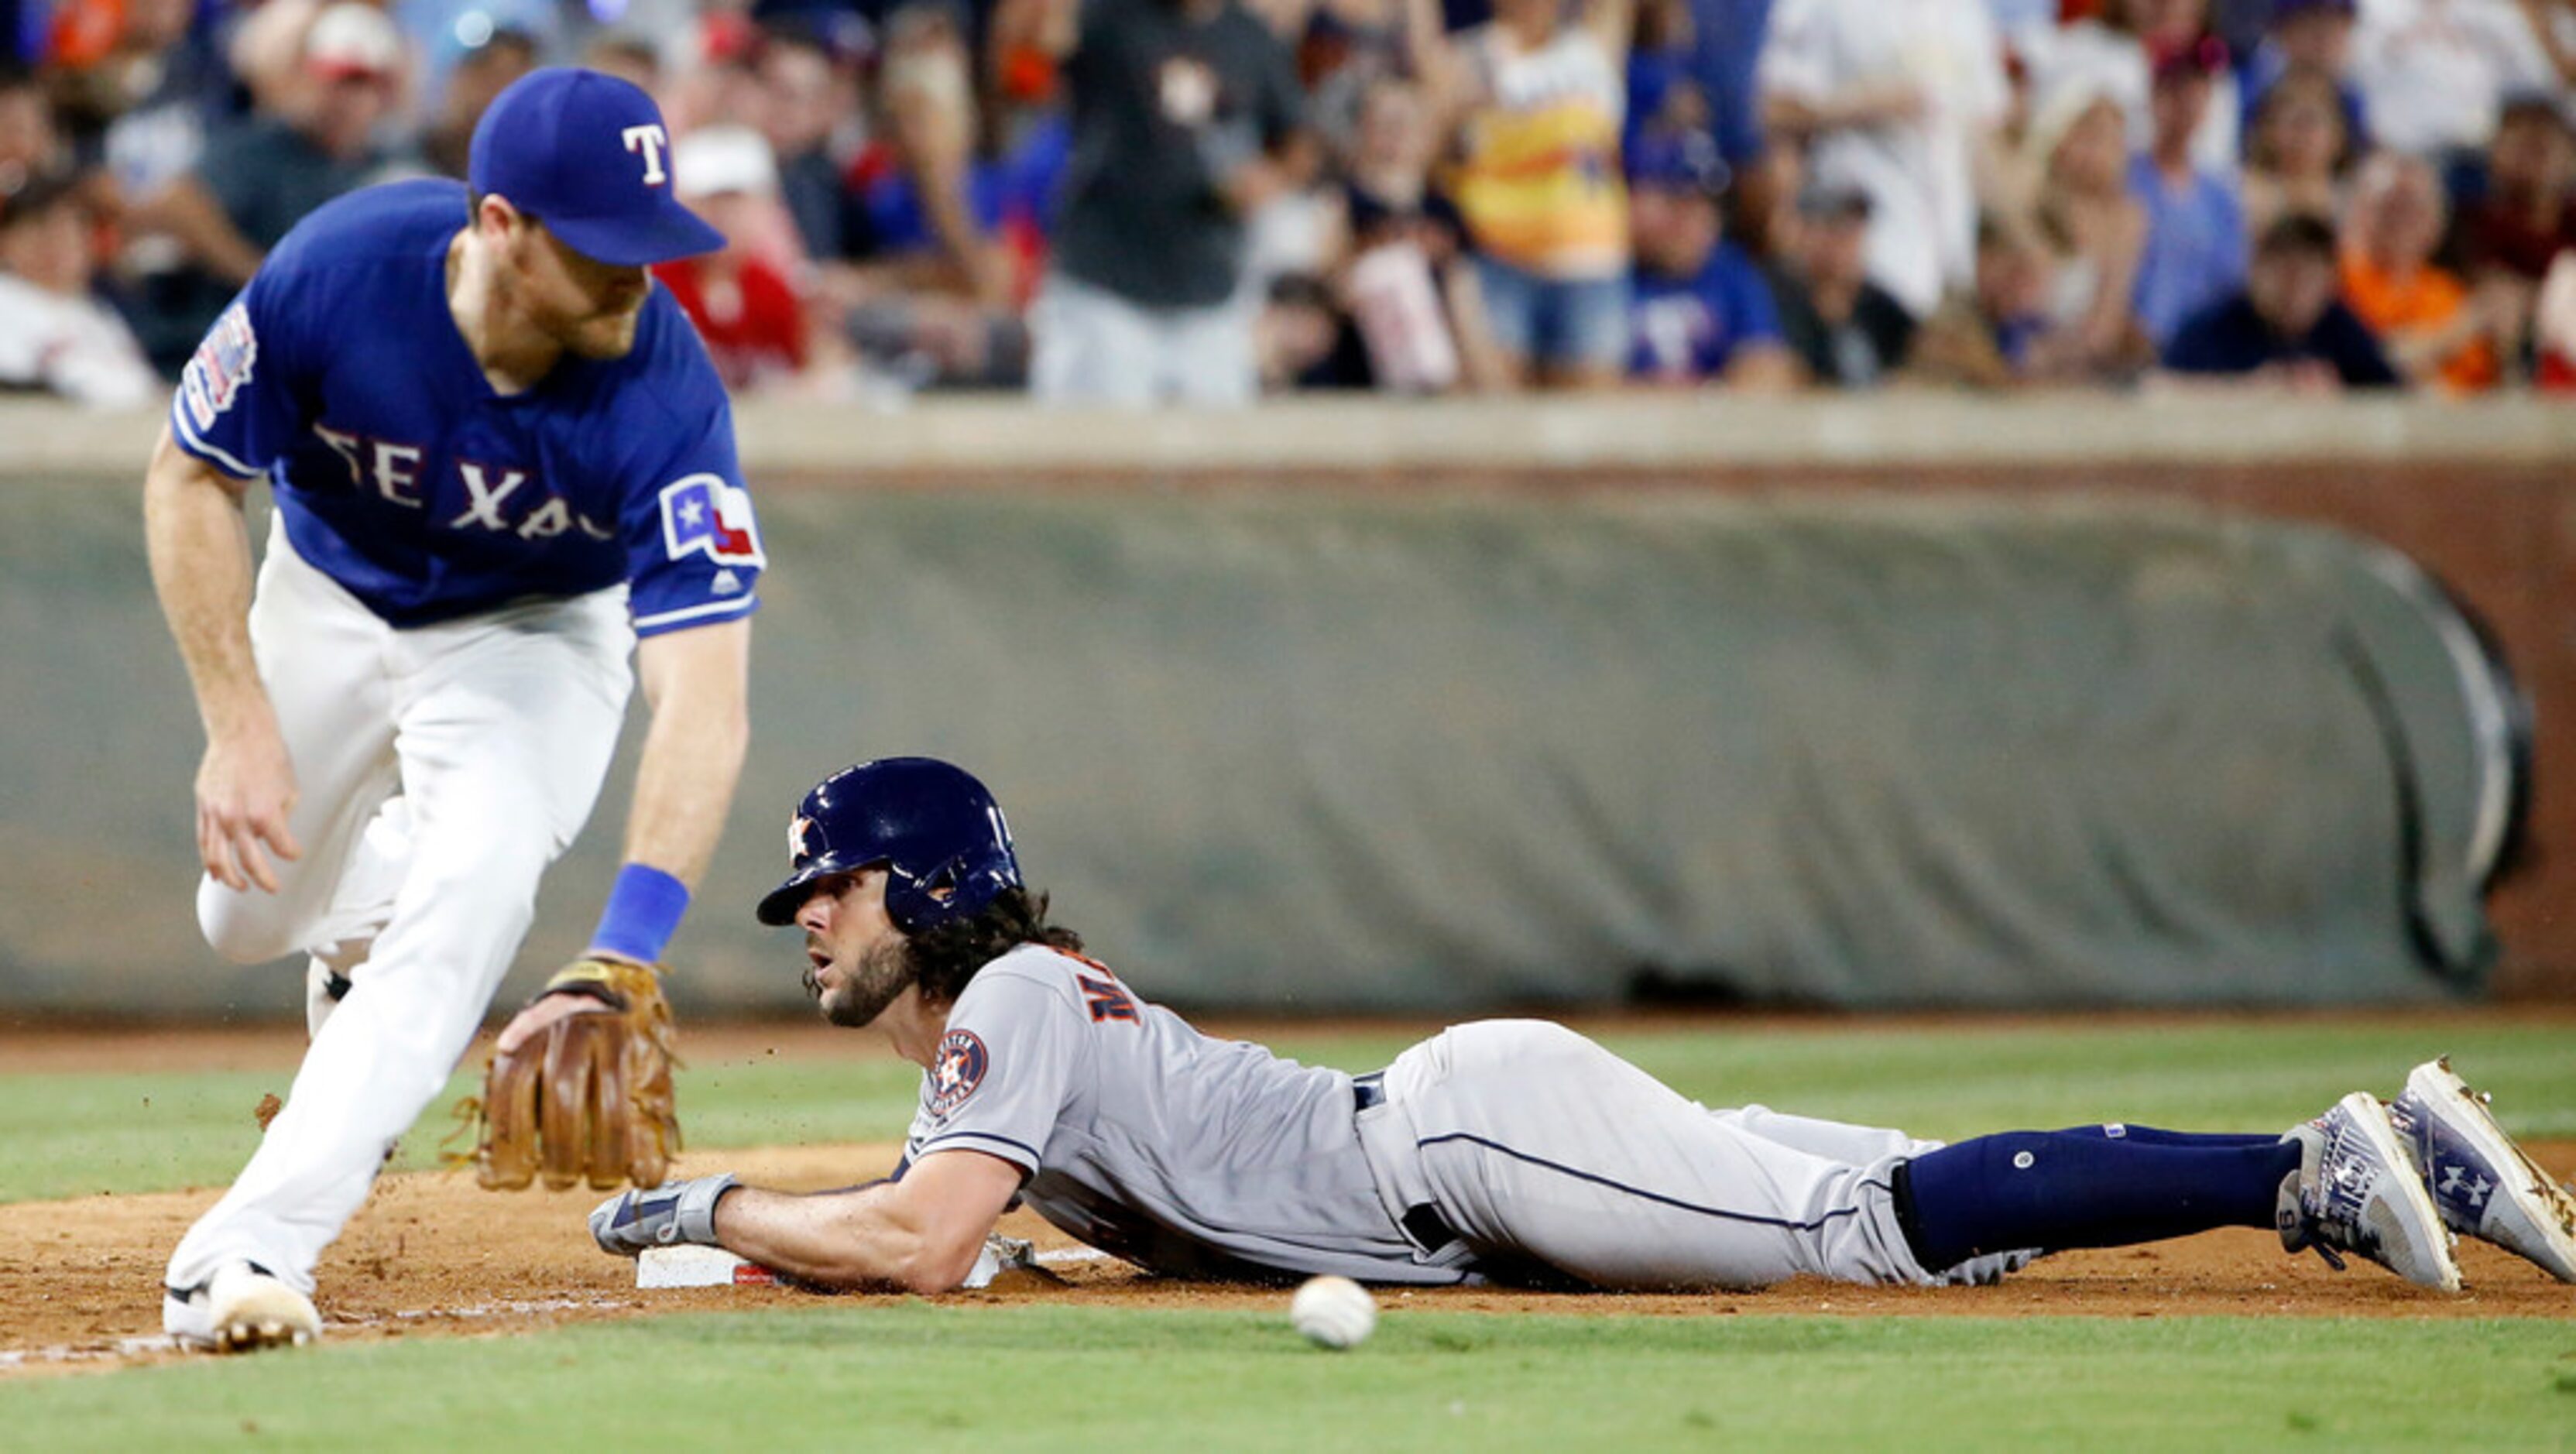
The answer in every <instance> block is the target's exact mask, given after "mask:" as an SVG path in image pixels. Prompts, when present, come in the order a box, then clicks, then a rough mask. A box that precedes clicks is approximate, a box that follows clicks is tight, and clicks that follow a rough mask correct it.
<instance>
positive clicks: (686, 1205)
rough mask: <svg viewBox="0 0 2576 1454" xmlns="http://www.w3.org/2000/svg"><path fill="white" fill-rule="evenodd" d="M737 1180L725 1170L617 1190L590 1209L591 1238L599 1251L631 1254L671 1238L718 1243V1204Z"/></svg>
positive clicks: (669, 1241)
mask: <svg viewBox="0 0 2576 1454" xmlns="http://www.w3.org/2000/svg"><path fill="white" fill-rule="evenodd" d="M738 1185H740V1183H738V1182H736V1181H735V1180H734V1177H733V1173H732V1172H729V1171H728V1172H725V1173H724V1174H722V1175H720V1176H701V1177H698V1178H696V1179H695V1180H692V1181H674V1182H670V1183H667V1184H665V1185H662V1186H657V1187H654V1188H653V1189H651V1190H649V1191H622V1192H619V1193H618V1194H617V1195H615V1196H613V1197H610V1198H609V1199H608V1200H606V1201H604V1202H601V1203H600V1204H599V1206H598V1208H597V1209H596V1210H594V1211H593V1212H591V1214H590V1238H591V1240H592V1241H594V1242H597V1243H598V1244H599V1250H600V1251H602V1252H607V1253H612V1254H614V1255H616V1256H619V1257H634V1256H637V1255H639V1254H642V1253H644V1252H648V1251H650V1250H652V1249H653V1248H656V1247H668V1246H670V1245H671V1244H673V1243H675V1242H694V1243H696V1244H697V1245H699V1246H701V1247H714V1246H718V1245H720V1244H719V1243H718V1242H717V1241H716V1203H717V1202H719V1201H722V1200H723V1199H724V1194H725V1193H726V1192H729V1191H731V1190H733V1189H734V1188H735V1187H736V1186H738Z"/></svg>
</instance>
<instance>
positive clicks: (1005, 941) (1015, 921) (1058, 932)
mask: <svg viewBox="0 0 2576 1454" xmlns="http://www.w3.org/2000/svg"><path fill="white" fill-rule="evenodd" d="M1023 944H1043V945H1045V946H1046V947H1047V948H1049V949H1061V950H1064V951H1065V952H1066V953H1069V954H1079V953H1081V952H1082V936H1081V935H1079V934H1076V933H1075V932H1073V931H1072V930H1071V929H1067V928H1065V927H1064V926H1063V925H1060V924H1050V923H1048V922H1047V896H1046V895H1045V894H1037V895H1035V896H1032V895H1031V894H1030V893H1029V891H1028V890H1026V889H1018V888H1011V889H1004V890H1002V891H1001V892H1000V893H998V894H995V895H994V896H993V901H992V902H991V903H989V904H986V905H985V906H984V907H983V908H982V909H981V910H980V911H978V912H976V913H974V914H972V915H970V916H968V917H966V918H963V919H952V920H950V921H949V922H947V923H945V924H942V925H939V926H938V927H937V928H934V929H926V930H923V931H922V932H921V933H919V934H916V935H913V936H911V937H910V938H909V939H907V940H906V941H905V942H904V947H905V950H906V952H907V953H909V954H910V955H911V958H912V968H913V975H914V977H915V980H916V982H918V983H919V984H920V986H921V995H922V998H924V999H926V1000H930V1001H933V1002H935V1003H937V1004H942V1005H953V1004H955V1003H957V997H958V996H959V995H962V994H964V993H965V992H966V986H967V985H968V984H969V983H971V982H972V981H973V980H974V978H975V972H976V971H977V970H980V969H982V968H983V967H984V966H985V965H988V964H990V963H992V962H993V961H994V960H996V959H999V958H1001V957H1002V956H1003V955H1005V954H1008V953H1010V952H1011V951H1012V950H1014V949H1017V948H1019V947H1020V946H1021V945H1023Z"/></svg>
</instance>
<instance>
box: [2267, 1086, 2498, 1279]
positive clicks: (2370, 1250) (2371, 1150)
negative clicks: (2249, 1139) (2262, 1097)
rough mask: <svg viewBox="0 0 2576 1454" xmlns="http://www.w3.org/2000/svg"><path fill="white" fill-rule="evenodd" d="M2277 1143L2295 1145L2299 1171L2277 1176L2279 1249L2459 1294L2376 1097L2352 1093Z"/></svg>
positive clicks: (2434, 1217) (2445, 1235)
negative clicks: (2364, 1265)
mask: <svg viewBox="0 0 2576 1454" xmlns="http://www.w3.org/2000/svg"><path fill="white" fill-rule="evenodd" d="M2281 1139H2282V1140H2284V1141H2293V1142H2296V1143H2297V1144H2298V1147H2299V1168H2298V1170H2296V1171H2293V1172H2291V1173H2290V1174H2289V1175H2288V1176H2285V1177H2283V1178H2281V1201H2280V1209H2279V1211H2278V1213H2277V1223H2278V1225H2279V1227H2280V1232H2281V1245H2282V1246H2283V1247H2286V1248H2288V1249H2289V1250H2290V1251H2292V1252H2296V1251H2299V1250H2300V1249H2302V1248H2306V1247H2314V1248H2315V1249H2316V1250H2317V1254H2318V1255H2319V1256H2321V1257H2323V1258H2325V1260H2326V1261H2327V1262H2329V1263H2332V1264H2333V1265H2334V1266H2335V1268H2336V1269H2337V1270H2341V1269H2342V1267H2343V1265H2344V1262H2343V1258H2342V1257H2341V1256H2339V1255H2338V1254H2340V1253H2344V1252H2349V1253H2352V1254H2353V1255H2355V1256H2357V1257H2366V1258H2368V1259H2369V1260H2371V1261H2373V1262H2376V1263H2378V1264H2379V1265H2380V1266H2382V1267H2385V1268H2387V1269H2388V1270H2389V1271H2391V1272H2393V1273H2396V1274H2397V1275H2398V1276H2399V1277H2402V1278H2404V1279H2406V1280H2407V1281H2408V1282H2411V1283H2414V1284H2415V1285H2416V1286H2418V1287H2432V1288H2439V1289H2441V1290H2442V1291H2444V1292H2458V1291H2459V1290H2460V1265H2459V1264H2458V1263H2457V1262H2455V1261H2453V1260H2452V1259H2451V1234H2450V1233H2449V1232H2448V1231H2446V1230H2444V1228H2443V1226H2442V1215H2441V1213H2439V1212H2437V1211H2435V1210H2434V1209H2433V1198H2432V1194H2431V1193H2429V1192H2428V1191H2426V1190H2425V1188H2424V1179H2423V1178H2422V1177H2420V1176H2418V1175H2416V1174H2415V1164H2414V1159H2413V1158H2412V1157H2410V1156H2408V1155H2407V1154H2406V1148H2405V1146H2404V1145H2403V1144H2401V1142H2400V1140H2399V1138H2398V1135H2397V1128H2396V1127H2395V1126H2394V1125H2393V1124H2391V1123H2390V1121H2389V1119H2388V1108H2387V1107H2386V1106H2383V1105H2381V1104H2380V1103H2379V1098H2378V1097H2377V1096H2374V1095H2372V1094H2370V1093H2369V1092H2367V1091H2354V1092H2353V1093H2352V1094H2351V1095H2348V1096H2345V1097H2344V1098H2343V1099H2342V1100H2340V1101H2338V1102H2336V1103H2335V1106H2334V1109H2332V1110H2330V1111H2327V1112H2326V1113H2325V1114H2324V1115H2322V1116H2319V1117H2317V1118H2316V1119H2315V1120H2313V1121H2310V1122H2308V1123H2307V1124H2306V1125H2304V1126H2293V1127H2291V1128H2290V1131H2289V1134H2287V1135H2285V1136H2283V1137H2282V1138H2281Z"/></svg>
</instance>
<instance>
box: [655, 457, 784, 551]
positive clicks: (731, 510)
mask: <svg viewBox="0 0 2576 1454" xmlns="http://www.w3.org/2000/svg"><path fill="white" fill-rule="evenodd" d="M662 544H663V547H664V548H665V549H666V550H668V551H669V552H670V556H671V559H673V560H686V559H688V558H689V557H690V556H692V555H703V556H705V557H706V558H707V559H709V560H712V561H714V562H715V563H716V564H718V565H748V566H763V565H767V564H768V561H767V559H766V558H765V557H763V556H762V554H761V551H760V527H759V525H758V523H757V522H755V521H754V520H753V518H752V512H751V495H750V493H749V492H748V491H745V490H742V489H738V488H736V487H735V486H733V485H731V484H728V483H727V482H726V481H725V478H724V477H723V476H722V475H713V474H695V475H688V476H685V477H683V478H681V479H676V480H673V481H672V482H671V483H669V484H667V485H664V486H663V487H662Z"/></svg>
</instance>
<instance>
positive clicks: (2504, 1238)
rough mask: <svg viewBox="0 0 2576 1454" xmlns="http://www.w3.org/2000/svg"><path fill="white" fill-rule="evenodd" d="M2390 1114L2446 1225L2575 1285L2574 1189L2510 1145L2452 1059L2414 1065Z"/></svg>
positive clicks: (2575, 1224)
mask: <svg viewBox="0 0 2576 1454" xmlns="http://www.w3.org/2000/svg"><path fill="white" fill-rule="evenodd" d="M2388 1119H2389V1120H2390V1121H2391V1122H2392V1123H2393V1124H2395V1126H2396V1127H2397V1132H2398V1139H2399V1140H2400V1141H2402V1142H2403V1143H2404V1144H2405V1147H2406V1150H2407V1152H2408V1154H2409V1155H2410V1156H2411V1157H2412V1158H2413V1159H2414V1162H2415V1169H2416V1171H2417V1172H2418V1173H2419V1174H2421V1175H2422V1176H2423V1178H2424V1184H2425V1187H2426V1189H2427V1190H2429V1191H2430V1192H2431V1193H2432V1196H2433V1205H2434V1207H2435V1208H2436V1209H2438V1210H2439V1211H2440V1212H2441V1214H2442V1224H2443V1225H2444V1226H2447V1227H2449V1228H2450V1229H2451V1230H2452V1231H2454V1232H2457V1233H2459V1234H2460V1235H2461V1236H2463V1237H2475V1238H2477V1239H2478V1240H2479V1241H2481V1242H2492V1243H2494V1244H2495V1245H2496V1246H2498V1247H2501V1248H2503V1249H2504V1250H2506V1251H2507V1252H2511V1253H2513V1254H2514V1255H2515V1256H2517V1257H2523V1258H2527V1259H2529V1260H2530V1261H2532V1262H2534V1263H2537V1264H2538V1265H2539V1266H2540V1268H2541V1269H2542V1270H2543V1271H2545V1272H2547V1273H2548V1274H2549V1275H2550V1276H2552V1277H2554V1278H2557V1279H2558V1280H2559V1281H2560V1282H2576V1194H2570V1193H2569V1191H2568V1190H2567V1188H2565V1187H2563V1186H2561V1185H2559V1184H2558V1181H2557V1179H2556V1178H2554V1177H2552V1176H2551V1175H2550V1174H2549V1173H2548V1172H2546V1171H2543V1170H2542V1169H2541V1168H2540V1164H2539V1163H2538V1162H2535V1161H2533V1160H2532V1159H2531V1157H2530V1156H2529V1155H2527V1154H2526V1153H2525V1152H2524V1151H2523V1149H2522V1148H2521V1147H2519V1146H2516V1145H2514V1144H2513V1138H2512V1137H2510V1136H2507V1135H2506V1134H2505V1133H2504V1128H2503V1127H2502V1126H2499V1125H2497V1124H2496V1119H2495V1117H2494V1116H2493V1115H2492V1114H2490V1113H2489V1112H2488V1110H2487V1097H2485V1096H2483V1095H2481V1094H2479V1093H2478V1092H2476V1091H2473V1090H2471V1089H2469V1086H2468V1082H2466V1081H2463V1080H2462V1079H2460V1077H2459V1075H2458V1074H2457V1073H2456V1072H2454V1071H2453V1070H2452V1069H2451V1062H2450V1059H2449V1057H2447V1056H2445V1057H2444V1058H2442V1059H2440V1060H2433V1061H2427V1062H2426V1063H2424V1064H2422V1065H2419V1066H2417V1067H2415V1070H2414V1073H2413V1074H2410V1075H2408V1076H2407V1077H2406V1090H2405V1092H2404V1093H2403V1094H2401V1095H2399V1096H2398V1097H2397V1099H2396V1100H2394V1101H2391V1102H2389V1104H2388Z"/></svg>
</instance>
